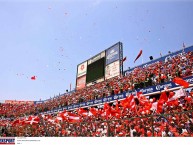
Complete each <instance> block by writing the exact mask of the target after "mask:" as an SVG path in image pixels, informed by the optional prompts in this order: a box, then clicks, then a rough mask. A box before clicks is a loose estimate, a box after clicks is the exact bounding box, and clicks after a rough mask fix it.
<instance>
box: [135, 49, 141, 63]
mask: <svg viewBox="0 0 193 145" xmlns="http://www.w3.org/2000/svg"><path fill="white" fill-rule="evenodd" d="M141 54H142V50H140V52H139V54H138V55H137V57H136V59H135V61H136V60H137V59H138V58H139V57H140V56H141ZM135 61H134V63H135Z"/></svg>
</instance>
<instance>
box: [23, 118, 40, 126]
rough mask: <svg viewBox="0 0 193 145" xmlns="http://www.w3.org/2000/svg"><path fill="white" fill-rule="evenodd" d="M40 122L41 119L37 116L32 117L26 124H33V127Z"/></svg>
mask: <svg viewBox="0 0 193 145" xmlns="http://www.w3.org/2000/svg"><path fill="white" fill-rule="evenodd" d="M39 122H40V118H39V117H37V116H35V117H34V116H30V117H29V118H28V119H27V120H26V121H25V123H26V124H31V125H33V124H38V123H39Z"/></svg>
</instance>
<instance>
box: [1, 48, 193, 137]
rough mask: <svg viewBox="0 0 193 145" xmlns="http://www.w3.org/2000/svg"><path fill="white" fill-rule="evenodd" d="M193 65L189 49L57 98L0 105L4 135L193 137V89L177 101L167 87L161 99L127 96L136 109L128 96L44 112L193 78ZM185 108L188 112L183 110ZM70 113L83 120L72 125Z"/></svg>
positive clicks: (2, 132)
mask: <svg viewBox="0 0 193 145" xmlns="http://www.w3.org/2000/svg"><path fill="white" fill-rule="evenodd" d="M192 66H193V52H192V51H191V52H188V53H185V52H184V53H181V54H178V55H176V56H175V57H168V59H167V60H165V61H163V62H162V61H158V62H155V63H153V64H150V65H149V66H146V67H136V68H135V69H134V70H133V71H131V72H130V73H129V74H127V75H126V76H123V77H115V78H112V79H109V80H105V81H104V82H101V83H97V84H94V85H92V86H89V87H85V88H83V89H81V90H77V91H76V92H73V93H66V94H64V95H63V96H61V97H54V98H52V99H49V100H47V101H46V102H44V103H40V104H33V105H31V104H0V115H1V121H0V126H1V135H2V136H131V137H133V136H152V135H153V136H193V112H192V110H193V109H192V106H193V101H192V99H193V89H192V90H191V91H190V92H189V93H186V94H183V95H180V96H179V95H178V96H177V98H175V99H174V100H170V99H171V98H173V96H175V93H174V92H172V91H168V90H166V91H165V92H163V93H165V94H164V95H163V94H162V95H161V96H160V99H157V100H156V99H155V98H154V99H150V100H149V99H146V98H145V97H141V96H143V95H141V96H140V95H137V96H130V97H128V98H132V97H135V98H134V99H133V102H134V107H132V106H131V104H130V103H131V100H128V98H127V99H125V100H124V101H119V102H118V101H117V102H116V103H113V104H104V107H103V108H100V107H99V108H87V109H84V110H82V112H83V113H84V114H81V113H80V112H81V110H80V109H79V110H75V111H73V112H69V113H66V112H62V113H57V114H43V115H42V114H40V113H41V112H46V111H48V110H53V109H56V108H60V107H64V106H67V105H71V104H76V103H81V102H86V101H89V100H94V99H98V98H102V97H106V96H110V95H114V94H118V93H122V92H125V91H129V90H135V89H136V88H143V87H148V86H152V85H156V84H160V83H164V82H168V81H172V80H173V78H175V77H180V78H184V77H187V76H191V75H192V74H193V67H192ZM128 102H129V105H128ZM155 106H157V107H155ZM184 111H186V112H185V113H182V114H178V112H184ZM70 113H71V114H70ZM64 114H66V115H64ZM85 114H87V115H85ZM164 114H168V115H164ZM147 115H154V117H148V116H147ZM69 116H70V117H71V116H74V117H72V118H78V121H75V123H72V122H73V121H72V122H71V121H70V120H69ZM70 119H71V118H70ZM26 122H27V123H26ZM34 122H36V123H34ZM37 122H38V123H37Z"/></svg>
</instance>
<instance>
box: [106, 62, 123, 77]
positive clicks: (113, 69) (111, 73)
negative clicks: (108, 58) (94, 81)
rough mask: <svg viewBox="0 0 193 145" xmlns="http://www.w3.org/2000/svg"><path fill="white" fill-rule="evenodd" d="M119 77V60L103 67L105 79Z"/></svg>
mask: <svg viewBox="0 0 193 145" xmlns="http://www.w3.org/2000/svg"><path fill="white" fill-rule="evenodd" d="M118 75H120V62H119V60H117V61H115V62H113V63H111V64H109V65H107V66H106V67H105V79H110V78H113V77H116V76H118Z"/></svg>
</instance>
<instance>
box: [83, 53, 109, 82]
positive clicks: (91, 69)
mask: <svg viewBox="0 0 193 145" xmlns="http://www.w3.org/2000/svg"><path fill="white" fill-rule="evenodd" d="M104 74H105V57H103V58H101V59H99V60H97V61H95V62H93V63H91V64H90V65H88V66H87V74H86V83H89V82H92V81H95V80H97V79H99V78H102V77H104Z"/></svg>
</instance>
